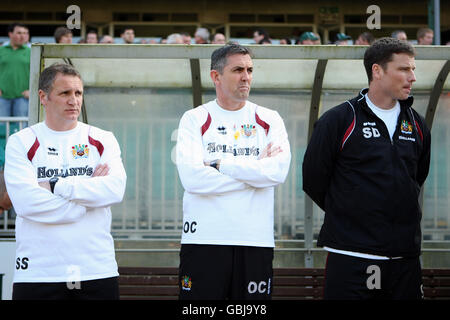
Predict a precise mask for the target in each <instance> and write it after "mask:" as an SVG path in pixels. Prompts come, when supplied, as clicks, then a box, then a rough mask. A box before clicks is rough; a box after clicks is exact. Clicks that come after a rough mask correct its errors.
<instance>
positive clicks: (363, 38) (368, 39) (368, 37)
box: [355, 32, 375, 46]
mask: <svg viewBox="0 0 450 320" xmlns="http://www.w3.org/2000/svg"><path fill="white" fill-rule="evenodd" d="M374 41H375V38H374V36H373V35H372V34H371V33H370V32H363V33H361V34H360V35H359V37H358V39H356V41H355V44H356V45H359V46H370V45H371V44H372V42H374Z"/></svg>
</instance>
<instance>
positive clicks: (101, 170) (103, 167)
mask: <svg viewBox="0 0 450 320" xmlns="http://www.w3.org/2000/svg"><path fill="white" fill-rule="evenodd" d="M108 174H109V166H108V165H107V164H106V163H105V164H99V165H98V166H97V167H96V168H95V170H94V173H93V174H92V176H91V177H104V176H107V175H108ZM38 184H39V186H40V187H41V188H44V189H47V190H48V191H50V192H52V191H51V189H50V182H48V181H41V182H38ZM8 199H9V197H8Z"/></svg>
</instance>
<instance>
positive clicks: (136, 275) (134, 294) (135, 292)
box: [119, 267, 450, 300]
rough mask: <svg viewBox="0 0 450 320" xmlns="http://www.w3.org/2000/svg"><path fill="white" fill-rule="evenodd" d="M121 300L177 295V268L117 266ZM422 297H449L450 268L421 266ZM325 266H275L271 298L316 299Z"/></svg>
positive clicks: (167, 297) (320, 292)
mask: <svg viewBox="0 0 450 320" xmlns="http://www.w3.org/2000/svg"><path fill="white" fill-rule="evenodd" d="M119 273H120V277H119V288H120V298H121V299H123V300H176V299H178V290H179V289H178V268H176V267H167V268H161V267H160V268H158V267H147V268H134V267H121V268H119ZM422 274H423V286H424V294H425V299H450V269H424V270H422ZM323 280H324V269H318V268H313V269H308V268H275V269H274V276H273V293H272V299H273V300H307V299H310V300H317V299H322V296H323Z"/></svg>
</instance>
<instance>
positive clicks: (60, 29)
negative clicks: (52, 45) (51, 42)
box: [53, 27, 72, 43]
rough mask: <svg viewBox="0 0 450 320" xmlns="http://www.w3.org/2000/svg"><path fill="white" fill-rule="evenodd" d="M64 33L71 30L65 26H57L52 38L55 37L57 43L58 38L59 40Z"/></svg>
mask: <svg viewBox="0 0 450 320" xmlns="http://www.w3.org/2000/svg"><path fill="white" fill-rule="evenodd" d="M66 34H72V31H71V30H70V29H68V28H66V27H58V28H56V30H55V33H54V35H53V36H54V38H55V42H56V43H59V40H61V38H62V37H63V36H65V35H66Z"/></svg>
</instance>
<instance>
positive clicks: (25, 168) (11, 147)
mask: <svg viewBox="0 0 450 320" xmlns="http://www.w3.org/2000/svg"><path fill="white" fill-rule="evenodd" d="M111 135H112V134H111ZM108 140H109V145H106V146H105V151H104V153H103V155H102V157H101V158H100V161H99V163H100V165H99V166H97V167H96V169H95V170H94V173H93V175H92V176H91V177H90V178H85V177H84V178H83V177H79V176H72V177H67V178H60V179H59V181H58V182H57V183H56V185H55V190H54V194H53V193H51V192H50V191H49V189H50V188H49V184H48V181H45V182H40V183H39V182H38V180H37V177H36V168H35V167H34V166H33V164H32V163H31V162H30V161H29V160H28V158H27V155H26V151H25V147H24V145H23V144H22V143H21V141H20V138H19V137H18V136H15V135H13V136H11V137H10V139H9V140H8V144H7V146H6V152H5V155H6V159H5V160H6V161H5V181H6V187H7V190H8V194H9V196H10V198H11V200H12V202H13V204H14V208H15V211H16V213H17V215H18V216H19V217H22V218H24V219H29V220H32V221H34V222H39V223H48V224H62V223H72V222H76V221H78V220H79V219H81V218H82V217H83V216H84V215H85V214H86V213H87V210H88V209H91V208H101V207H107V206H110V205H112V204H114V203H118V202H120V201H122V198H123V195H124V192H125V184H126V174H125V169H124V167H123V164H122V159H121V157H120V148H119V145H118V143H117V141H116V139H115V138H114V136H112V138H111V139H108Z"/></svg>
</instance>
